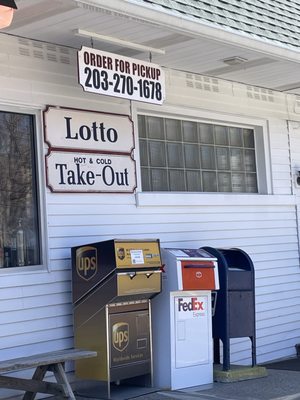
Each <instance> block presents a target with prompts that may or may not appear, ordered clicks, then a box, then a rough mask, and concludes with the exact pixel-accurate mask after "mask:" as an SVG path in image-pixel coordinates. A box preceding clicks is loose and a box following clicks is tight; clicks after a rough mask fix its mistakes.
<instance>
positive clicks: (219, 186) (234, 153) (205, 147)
mask: <svg viewBox="0 0 300 400" xmlns="http://www.w3.org/2000/svg"><path fill="white" fill-rule="evenodd" d="M138 127H139V137H140V158H141V175H142V190H143V191H184V192H239V193H258V184H257V173H256V154H255V131H254V129H249V128H243V127H236V126H228V125H218V124H212V123H202V122H194V121H184V120H179V119H171V118H161V117H155V116H145V115H140V116H138Z"/></svg>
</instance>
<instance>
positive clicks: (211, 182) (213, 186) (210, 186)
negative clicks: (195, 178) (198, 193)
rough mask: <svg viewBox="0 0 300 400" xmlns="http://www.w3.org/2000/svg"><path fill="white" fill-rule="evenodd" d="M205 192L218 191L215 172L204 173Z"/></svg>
mask: <svg viewBox="0 0 300 400" xmlns="http://www.w3.org/2000/svg"><path fill="white" fill-rule="evenodd" d="M203 191H204V192H216V191H217V177H216V173H215V172H203Z"/></svg>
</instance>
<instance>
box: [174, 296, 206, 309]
mask: <svg viewBox="0 0 300 400" xmlns="http://www.w3.org/2000/svg"><path fill="white" fill-rule="evenodd" d="M178 311H204V304H203V301H199V300H198V299H197V297H191V301H189V302H187V301H184V300H183V299H182V298H179V299H178Z"/></svg>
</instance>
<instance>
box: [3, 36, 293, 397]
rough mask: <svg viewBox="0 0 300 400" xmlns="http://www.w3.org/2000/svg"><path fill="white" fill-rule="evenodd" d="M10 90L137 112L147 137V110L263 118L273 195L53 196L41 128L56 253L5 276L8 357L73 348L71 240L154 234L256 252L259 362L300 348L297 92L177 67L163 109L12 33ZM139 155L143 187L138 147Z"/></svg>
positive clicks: (235, 350)
mask: <svg viewBox="0 0 300 400" xmlns="http://www.w3.org/2000/svg"><path fill="white" fill-rule="evenodd" d="M0 87H1V91H0V109H1V107H2V108H3V107H6V108H9V109H12V110H14V109H16V110H23V111H24V110H27V111H32V110H35V111H37V112H38V113H40V115H41V112H42V110H43V109H45V107H46V105H49V104H50V105H59V106H65V107H74V108H80V109H87V110H96V111H102V112H112V113H120V114H129V115H131V116H132V118H133V121H134V126H135V139H136V142H137V140H138V132H137V124H136V120H137V114H138V113H139V112H146V113H153V114H155V115H168V116H182V117H184V118H193V119H197V118H204V119H206V120H211V121H234V122H237V123H241V124H254V125H259V126H261V127H262V128H263V131H264V138H265V144H266V149H265V164H266V171H267V174H266V175H267V178H266V179H267V187H266V194H260V195H255V194H254V195H245V194H221V193H220V194H207V193H202V194H201V193H200V194H196V193H182V194H174V193H141V192H140V185H139V186H138V188H137V193H134V194H60V193H50V191H49V190H48V189H46V186H45V173H44V160H43V158H44V154H45V153H46V150H47V148H46V145H45V144H44V143H43V132H42V124H41V126H40V127H39V134H40V139H41V159H40V168H39V169H40V173H41V180H40V182H41V185H42V187H43V190H44V197H45V208H44V219H45V232H46V239H47V243H46V247H47V249H48V252H47V258H48V260H47V263H46V264H47V265H46V268H45V269H44V270H39V271H28V270H26V272H20V271H15V272H14V271H13V270H4V269H3V270H1V271H0V275H1V279H0V299H1V308H0V324H1V331H0V338H1V339H0V340H1V346H0V358H1V359H7V358H11V357H17V356H22V355H26V354H33V353H35V352H40V351H47V350H49V351H51V350H56V349H63V348H68V347H71V346H72V345H73V326H72V305H71V283H70V279H71V265H70V264H71V263H70V247H72V246H75V245H78V244H83V243H90V242H94V241H102V240H106V239H111V238H145V237H149V238H159V239H160V240H161V245H162V247H170V246H178V247H182V246H186V247H195V248H196V247H200V246H214V247H239V248H242V249H243V250H245V251H246V252H247V253H248V254H249V255H250V257H251V258H252V260H253V262H254V266H255V273H256V310H257V361H258V362H259V363H261V362H265V361H270V360H272V359H277V358H280V357H286V356H291V355H294V354H295V347H294V346H295V344H296V343H299V342H300V329H299V328H300V322H299V321H300V307H299V306H300V269H299V213H298V206H299V196H300V194H299V193H300V191H299V188H298V187H297V186H296V185H295V179H294V178H295V171H296V170H297V168H299V170H300V152H299V150H297V149H299V148H300V146H299V145H300V143H299V142H300V122H299V121H300V114H299V113H298V112H297V111H299V110H298V103H297V98H296V97H295V96H292V95H285V94H282V93H279V92H272V91H268V90H266V89H262V88H253V87H249V86H246V85H241V84H239V83H234V82H229V81H221V80H217V79H212V78H209V77H202V76H196V75H193V74H186V73H183V72H178V71H171V70H167V71H166V94H167V100H166V103H165V104H164V105H163V106H150V105H145V104H142V103H136V104H135V103H133V104H130V102H129V101H125V100H121V99H112V98H109V97H103V96H97V95H93V94H87V93H84V92H83V91H82V88H81V87H80V85H79V84H78V83H77V67H76V52H75V51H73V50H71V49H66V48H61V47H59V46H54V45H53V46H52V45H47V44H44V43H38V42H31V41H28V40H25V39H17V38H13V37H9V36H8V37H5V39H1V46H0ZM179 94H180V95H179ZM14 107H16V108H14ZM288 120H289V122H288ZM40 123H42V119H40ZM136 144H137V143H136ZM43 153H44V154H43ZM135 159H136V160H137V177H138V182H140V176H139V153H138V146H136V150H135ZM231 348H232V362H238V363H249V362H250V359H251V352H250V350H249V349H250V345H249V340H246V339H239V340H233V341H232V346H231ZM1 393H2V396H3V397H5V396H4V394H5V393H6V392H4V391H3V392H1V391H0V395H1ZM2 396H0V397H2ZM3 397H2V398H3Z"/></svg>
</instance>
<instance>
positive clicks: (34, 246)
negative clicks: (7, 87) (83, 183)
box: [0, 112, 40, 267]
mask: <svg viewBox="0 0 300 400" xmlns="http://www.w3.org/2000/svg"><path fill="white" fill-rule="evenodd" d="M33 135H34V121H33V117H32V116H31V115H23V114H15V113H8V112H0V138H1V139H0V211H1V212H0V227H1V228H0V229H1V230H0V250H1V252H0V254H1V257H0V263H1V265H0V266H1V267H16V266H18V267H22V266H25V265H32V264H40V244H39V223H38V203H37V195H36V177H35V165H34V138H33Z"/></svg>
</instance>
